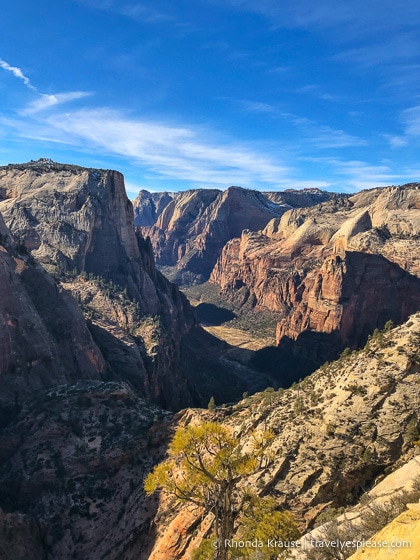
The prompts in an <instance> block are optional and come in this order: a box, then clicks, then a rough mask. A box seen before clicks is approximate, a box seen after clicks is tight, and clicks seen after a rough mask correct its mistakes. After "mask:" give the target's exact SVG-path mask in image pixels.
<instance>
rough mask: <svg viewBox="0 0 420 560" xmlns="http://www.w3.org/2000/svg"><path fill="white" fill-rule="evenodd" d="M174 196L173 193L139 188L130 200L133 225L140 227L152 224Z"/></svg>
mask: <svg viewBox="0 0 420 560" xmlns="http://www.w3.org/2000/svg"><path fill="white" fill-rule="evenodd" d="M175 196H176V194H175V193H168V192H154V193H150V192H148V191H145V190H141V191H140V192H139V194H138V195H137V197H136V198H135V199H134V200H132V203H133V209H134V225H135V226H140V227H145V226H153V225H154V224H155V223H156V220H157V219H158V218H159V216H160V215H161V214H162V212H163V210H164V209H165V207H166V206H167V205H168V204H169V203H170V202H171V201H172V199H173V198H174V197H175Z"/></svg>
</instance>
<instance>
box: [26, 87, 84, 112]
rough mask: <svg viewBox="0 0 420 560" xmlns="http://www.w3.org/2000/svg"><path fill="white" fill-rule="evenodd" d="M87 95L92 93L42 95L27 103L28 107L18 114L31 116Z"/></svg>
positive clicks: (75, 92)
mask: <svg viewBox="0 0 420 560" xmlns="http://www.w3.org/2000/svg"><path fill="white" fill-rule="evenodd" d="M89 95H92V93H90V92H88V91H69V92H67V93H56V94H48V93H42V94H41V97H40V98H39V99H36V100H35V101H32V102H31V103H29V105H28V106H27V107H26V108H25V109H23V110H22V111H21V112H20V114H21V115H33V114H34V113H38V112H39V111H43V110H45V109H49V108H50V107H53V106H54V105H60V104H61V103H68V102H69V101H74V100H76V99H81V98H83V97H87V96H89Z"/></svg>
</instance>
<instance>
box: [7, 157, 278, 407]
mask: <svg viewBox="0 0 420 560" xmlns="http://www.w3.org/2000/svg"><path fill="white" fill-rule="evenodd" d="M0 197H1V200H0V212H2V214H3V216H4V219H5V221H6V222H7V226H8V227H9V229H10V231H11V234H12V236H13V238H14V239H16V247H18V248H20V250H21V252H23V254H24V255H26V261H23V260H22V258H21V259H20V263H18V264H17V265H15V264H14V262H13V258H9V256H8V257H7V259H8V260H7V262H6V264H5V268H4V275H5V277H7V278H9V277H10V278H11V280H7V282H9V284H10V283H12V284H13V282H14V284H13V285H11V286H10V287H8V289H7V294H9V293H10V292H13V290H14V291H15V293H16V296H15V300H16V304H15V308H13V309H12V308H11V307H10V305H11V303H10V304H8V305H5V307H4V322H5V324H7V322H8V321H9V317H13V319H11V321H12V322H13V321H16V318H19V319H18V320H19V326H20V327H21V328H22V329H26V330H28V334H27V335H25V336H22V334H23V331H22V330H16V327H15V326H13V324H10V326H9V327H8V330H5V331H4V332H5V335H4V336H5V340H4V342H3V345H4V348H6V347H7V348H8V350H7V351H6V350H5V352H4V358H3V360H4V363H2V368H1V373H5V372H8V371H12V370H13V371H15V372H16V371H17V372H19V375H24V376H25V375H26V376H27V375H29V374H28V372H29V371H30V372H31V377H30V379H29V380H28V382H25V383H26V385H27V389H28V390H30V388H31V387H32V389H33V390H35V389H37V388H40V387H49V386H53V385H57V384H61V383H67V382H68V381H69V379H70V378H69V375H71V380H78V379H90V378H92V379H101V378H105V379H112V380H121V381H127V382H129V383H130V385H131V386H132V387H134V388H135V389H136V391H137V392H138V393H139V394H140V395H141V396H143V397H145V398H148V399H152V400H153V401H154V402H157V403H160V404H161V405H162V406H164V407H167V408H171V409H173V410H178V409H179V408H182V407H183V406H186V405H188V404H189V405H207V403H208V402H209V399H210V397H211V396H212V395H213V396H214V397H215V398H217V401H218V402H224V401H226V400H234V399H237V398H239V397H240V395H242V393H243V392H244V391H250V390H257V389H261V388H263V387H266V386H267V385H272V381H271V380H267V378H266V376H265V375H261V374H259V373H258V372H256V371H255V370H254V369H252V368H251V367H250V366H249V365H248V364H247V363H246V359H245V360H242V358H239V359H238V357H237V356H235V357H234V359H233V358H232V359H231V358H230V356H229V354H230V347H229V346H228V345H227V344H225V343H223V342H221V341H219V340H218V339H216V338H214V337H212V336H210V335H208V334H207V333H205V332H204V331H202V330H201V328H200V327H198V326H197V321H196V318H195V314H194V311H193V309H192V308H191V306H190V305H189V303H188V301H187V300H186V298H185V297H184V296H183V295H182V294H181V293H180V292H179V290H178V289H177V288H176V286H174V285H173V284H171V283H170V282H168V281H167V280H166V279H165V278H164V277H163V276H162V275H161V274H160V272H159V271H157V270H156V268H155V263H154V257H153V253H152V247H151V244H150V241H148V240H145V239H144V238H143V237H142V235H141V234H140V231H138V230H137V231H136V230H135V228H134V227H133V209H132V205H131V203H130V202H129V201H128V199H127V197H126V194H125V189H124V181H123V177H122V175H121V174H120V173H118V172H116V171H104V170H92V169H84V168H79V167H76V166H68V165H62V164H57V163H54V162H33V163H32V164H30V165H28V164H22V165H10V166H7V167H3V168H0ZM2 227H3V229H4V225H3V226H2ZM2 235H4V236H5V239H6V237H7V236H8V235H9V234H8V233H7V232H6V230H5V231H4V232H3V234H2ZM9 237H10V236H9ZM5 258H6V257H5ZM35 259H36V261H37V262H38V263H40V264H41V265H42V267H43V269H44V271H43V270H42V269H41V268H40V267H39V266H36V265H35V264H33V265H30V263H31V262H33V263H35ZM13 267H14V268H18V269H19V271H18V276H17V277H16V279H15V277H14V276H13V274H12V273H10V274H9V269H10V268H12V269H13V270H14V268H13ZM29 269H30V272H28V270H29ZM45 271H48V272H49V273H50V274H51V275H52V276H53V277H54V278H51V277H48V275H47V274H46V273H45ZM7 282H6V280H5V284H4V285H5V286H6V284H7ZM22 283H24V286H23V285H22ZM0 289H3V288H0ZM22 290H26V292H28V293H29V296H28V297H29V298H31V302H32V304H31V305H29V303H28V302H27V296H26V295H25V294H24V295H21V291H22ZM7 297H8V296H7V295H6V292H5V296H4V298H5V300H6V298H7ZM25 298H26V299H25ZM56 300H57V301H56ZM60 302H61V303H60ZM78 304H79V305H80V307H81V309H82V311H83V314H84V316H85V319H86V321H87V327H88V328H87V327H86V324H85V319H84V318H83V315H82V313H81V312H80V310H79V309H78ZM34 306H35V308H36V310H37V311H38V314H39V315H40V317H41V319H40V320H39V321H38V322H37V321H36V319H32V317H36V315H35V310H34ZM66 306H67V307H68V308H69V310H67V309H66ZM41 320H42V321H44V322H45V323H46V324H47V327H46V329H47V331H48V333H47V334H48V336H50V337H51V332H52V333H53V334H54V336H55V337H56V338H57V337H59V338H60V340H62V341H63V343H62V347H60V348H59V349H57V348H56V349H55V350H54V351H53V350H52V349H50V346H51V344H50V339H49V338H48V337H47V334H45V332H44V330H45V329H44V330H43V328H41ZM34 321H35V322H34ZM26 323H27V324H28V326H27V327H25V325H26ZM22 325H23V326H22ZM38 326H39V328H38ZM29 329H32V330H31V331H30V330H29ZM25 332H26V331H25ZM30 332H33V333H34V334H33V335H30V334H29V333H30ZM12 335H13V336H14V337H15V338H13V337H12V338H10V337H11V336H12ZM0 336H1V335H0ZM28 339H30V342H31V343H30V344H27V340H28ZM92 339H93V340H92ZM19 348H21V350H19V351H18V349H19ZM210 348H211V352H210V353H209V349H210ZM19 352H21V354H22V355H21V356H20V354H19ZM9 355H10V358H9V357H8V356H9ZM48 360H49V361H51V362H52V363H53V366H51V367H50V366H49V365H48V363H49V362H48ZM248 361H249V360H248ZM13 368H14V369H13ZM214 371H216V372H217V375H215V376H213V372H214ZM65 372H71V374H70V373H65ZM218 375H220V376H221V377H222V378H223V376H225V375H228V376H229V378H230V382H229V384H221V383H220V380H218V379H216V378H217V376H218ZM41 378H42V380H41ZM25 379H26V378H25ZM4 380H5V381H4V382H5V383H6V381H7V380H8V382H9V381H10V383H9V385H10V389H8V390H7V398H10V391H12V387H14V389H13V391H14V390H18V389H19V385H14V383H15V378H14V377H10V376H5V377H4ZM22 383H23V384H25V383H24V382H22ZM9 385H8V386H9Z"/></svg>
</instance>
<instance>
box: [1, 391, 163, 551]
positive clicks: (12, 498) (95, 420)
mask: <svg viewBox="0 0 420 560" xmlns="http://www.w3.org/2000/svg"><path fill="white" fill-rule="evenodd" d="M168 417H170V415H168V413H166V414H164V413H162V411H161V410H160V409H158V408H157V407H154V406H152V405H148V404H146V403H145V402H144V401H143V400H142V399H140V398H139V397H138V396H137V395H136V394H135V392H133V391H132V390H131V389H129V387H128V386H127V385H125V384H123V383H103V382H94V381H90V382H79V383H77V384H74V385H72V386H69V385H67V386H61V387H58V388H56V389H52V390H51V391H49V392H47V393H45V394H40V395H38V398H37V400H36V401H34V402H33V403H31V404H26V405H25V407H24V408H23V410H22V412H21V414H20V415H19V416H18V417H17V418H16V419H15V420H14V421H13V422H12V423H11V424H10V425H9V426H8V428H6V429H5V430H4V431H3V432H2V433H1V434H0V499H1V504H2V507H3V508H4V510H5V511H4V513H3V512H0V521H1V529H0V551H1V550H3V548H4V547H5V546H7V542H8V539H7V537H6V535H5V533H6V531H5V530H4V525H3V523H7V524H8V525H9V527H10V529H9V532H11V533H12V535H13V538H14V540H15V543H16V544H17V543H18V542H19V541H22V540H23V538H25V539H27V542H26V545H25V546H26V549H24V550H26V553H27V555H26V556H24V555H23V553H22V554H21V555H20V556H18V555H16V556H9V555H7V556H2V558H9V557H11V558H16V559H19V560H38V559H39V560H46V559H47V558H48V559H51V560H55V559H57V560H58V559H59V558H60V559H63V560H64V559H68V560H70V559H71V558H92V559H95V560H96V559H98V560H99V559H100V558H110V559H112V558H114V559H117V558H127V559H128V558H134V556H131V555H129V554H128V553H127V554H126V550H127V549H128V550H129V549H130V548H131V547H134V548H135V550H136V551H137V553H138V552H140V551H141V550H142V548H143V547H145V539H146V536H147V532H148V529H149V525H150V522H151V520H152V518H153V516H154V513H155V510H156V504H155V503H154V501H153V500H149V501H147V500H146V499H145V496H144V491H143V489H142V482H143V478H144V476H145V474H146V473H147V472H148V470H149V469H150V467H151V465H153V463H155V462H156V461H159V460H160V459H161V458H162V457H163V454H164V449H165V448H164V445H162V434H164V433H165V427H164V425H163V426H162V424H161V428H160V430H161V433H160V434H159V433H155V429H154V428H153V425H154V423H155V422H156V421H160V422H164V421H165V418H168ZM166 437H167V436H166ZM6 512H7V513H6ZM40 543H42V546H40ZM19 546H20V547H22V548H23V543H22V542H20V543H19ZM30 546H32V547H33V549H32V550H31V549H29V547H30ZM28 549H29V550H28ZM39 549H40V550H39ZM18 550H19V548H17V551H18ZM17 551H16V552H17ZM137 558H138V556H137Z"/></svg>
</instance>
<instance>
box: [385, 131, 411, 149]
mask: <svg viewBox="0 0 420 560" xmlns="http://www.w3.org/2000/svg"><path fill="white" fill-rule="evenodd" d="M384 137H385V138H386V139H387V140H388V142H389V145H390V146H391V148H403V147H404V146H407V144H408V140H407V138H404V136H391V135H390V134H385V135H384Z"/></svg>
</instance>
